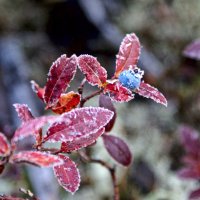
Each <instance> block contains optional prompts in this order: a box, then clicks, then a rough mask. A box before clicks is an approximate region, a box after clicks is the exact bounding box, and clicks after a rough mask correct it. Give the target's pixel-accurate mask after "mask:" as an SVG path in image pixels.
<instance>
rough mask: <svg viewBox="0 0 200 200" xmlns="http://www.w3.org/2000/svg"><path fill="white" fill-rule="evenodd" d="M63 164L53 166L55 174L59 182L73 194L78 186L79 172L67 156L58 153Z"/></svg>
mask: <svg viewBox="0 0 200 200" xmlns="http://www.w3.org/2000/svg"><path fill="white" fill-rule="evenodd" d="M59 156H60V158H61V159H62V160H63V161H64V164H62V165H59V166H56V167H54V168H53V169H54V173H55V176H56V177H57V179H58V182H59V184H60V185H61V186H62V187H63V188H64V189H65V190H67V191H69V192H71V193H72V194H74V193H75V192H76V191H77V190H78V188H79V186H80V174H79V170H78V168H77V167H76V164H75V163H74V162H73V161H72V160H70V159H69V158H68V157H67V156H64V155H59Z"/></svg>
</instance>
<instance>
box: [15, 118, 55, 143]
mask: <svg viewBox="0 0 200 200" xmlns="http://www.w3.org/2000/svg"><path fill="white" fill-rule="evenodd" d="M56 118H57V117H55V116H43V117H38V118H35V119H32V120H30V121H27V122H25V123H24V124H22V125H21V126H20V127H19V128H18V129H17V130H16V131H15V134H14V136H13V138H12V143H13V144H14V143H16V142H17V141H18V140H21V139H23V138H25V137H28V136H34V137H35V138H36V139H37V137H38V134H39V132H38V131H39V130H40V129H41V128H42V127H43V126H44V125H45V124H47V123H51V122H53V121H54V120H55V119H56Z"/></svg>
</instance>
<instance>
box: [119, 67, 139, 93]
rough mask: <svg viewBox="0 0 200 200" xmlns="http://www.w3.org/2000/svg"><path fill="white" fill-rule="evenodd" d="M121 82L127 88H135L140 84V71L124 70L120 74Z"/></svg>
mask: <svg viewBox="0 0 200 200" xmlns="http://www.w3.org/2000/svg"><path fill="white" fill-rule="evenodd" d="M119 82H120V83H121V84H122V85H123V86H124V87H126V88H128V89H130V90H134V89H136V88H138V87H139V86H140V82H141V75H140V74H138V71H133V70H131V69H129V70H124V71H123V72H122V73H121V74H120V75H119Z"/></svg>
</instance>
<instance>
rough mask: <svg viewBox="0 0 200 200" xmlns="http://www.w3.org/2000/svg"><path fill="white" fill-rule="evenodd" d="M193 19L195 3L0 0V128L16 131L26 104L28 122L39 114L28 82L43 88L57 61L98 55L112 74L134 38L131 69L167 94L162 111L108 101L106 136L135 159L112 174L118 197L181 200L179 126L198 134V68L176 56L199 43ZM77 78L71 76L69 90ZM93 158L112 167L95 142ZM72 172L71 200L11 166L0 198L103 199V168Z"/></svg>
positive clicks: (191, 184)
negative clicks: (18, 109) (75, 176)
mask: <svg viewBox="0 0 200 200" xmlns="http://www.w3.org/2000/svg"><path fill="white" fill-rule="evenodd" d="M199 21H200V1H196V0H190V1H188V0H148V1H146V0H140V1H136V0H0V131H1V132H4V133H5V134H6V135H7V136H8V137H9V138H11V136H12V135H13V133H14V130H15V128H16V127H17V126H19V121H18V119H17V115H16V113H15V110H14V108H13V106H12V104H13V103H16V102H17V103H26V104H28V105H29V107H30V108H31V109H32V111H33V113H34V114H35V116H40V115H43V114H44V105H43V104H42V103H41V102H40V101H39V100H38V99H37V97H36V96H35V94H33V92H32V90H31V86H30V80H35V81H36V82H38V83H39V84H40V85H41V86H43V85H44V84H45V82H46V77H47V76H46V75H47V73H48V69H49V67H50V66H51V64H52V62H53V61H54V60H56V59H57V57H59V56H60V55H61V54H63V53H65V54H67V55H69V56H70V55H72V54H74V53H75V54H77V55H80V54H83V53H84V54H86V53H87V54H91V55H93V56H96V57H98V60H99V61H100V62H101V64H102V66H104V67H105V68H106V69H107V71H108V74H109V76H110V77H111V76H112V74H113V73H114V70H115V55H116V54H117V52H118V48H119V45H120V42H121V40H122V38H123V37H124V36H125V34H126V33H131V32H134V33H136V34H137V36H138V37H139V39H140V42H141V45H142V52H141V57H140V60H139V64H138V66H139V67H141V68H142V69H144V70H145V76H144V79H145V80H146V81H147V82H149V83H150V84H152V85H154V86H155V87H157V88H159V90H160V91H161V92H162V93H163V94H164V95H165V96H166V98H167V99H168V107H167V108H165V107H163V106H161V105H158V104H156V103H154V102H153V101H151V100H149V99H144V98H141V97H138V96H136V98H135V99H134V100H133V101H131V102H129V103H123V104H115V106H116V109H117V113H118V115H117V122H116V124H115V127H114V129H113V130H112V134H113V135H118V136H120V137H122V138H124V140H125V141H127V142H128V144H129V147H130V149H131V151H132V153H133V157H134V161H133V164H132V165H131V166H130V167H129V168H123V167H121V166H119V167H118V174H117V175H118V181H119V186H120V196H121V199H122V200H140V199H142V200H143V199H144V200H186V199H187V197H188V194H189V192H190V191H191V190H193V189H194V188H195V187H196V186H197V183H196V182H195V181H192V180H191V181H189V180H182V179H180V178H179V177H178V176H177V173H176V171H177V170H178V169H180V168H181V167H182V162H181V157H182V155H183V154H184V151H183V148H182V147H181V145H180V141H179V133H178V131H177V130H178V128H179V126H180V125H181V124H187V125H190V126H192V127H194V128H196V129H197V130H200V123H199V122H200V115H199V111H200V93H199V92H200V73H199V72H200V62H199V61H198V60H196V59H191V58H187V57H185V56H183V50H184V49H185V47H186V46H187V45H188V44H189V43H191V42H192V41H194V40H196V39H198V38H199V37H200V25H199ZM81 79H82V76H81V75H79V74H78V75H77V76H76V78H75V80H74V82H73V84H72V85H71V88H72V89H74V88H76V87H77V85H78V84H79V83H80V81H81ZM91 90H92V88H90V87H89V86H88V87H87V91H88V92H90V91H91ZM97 102H98V98H96V99H94V100H93V101H90V102H88V105H97ZM91 151H92V154H93V155H94V157H97V158H101V159H105V160H108V162H109V163H111V164H112V163H115V162H114V161H113V160H112V159H111V158H110V157H109V156H108V154H107V152H106V151H105V150H104V149H103V146H102V141H101V139H99V140H98V142H97V145H96V146H95V147H91ZM77 162H78V161H77ZM79 169H80V172H81V179H82V181H81V186H80V189H79V190H78V192H77V193H76V194H75V195H73V196H72V195H71V194H69V193H67V192H65V191H64V190H62V189H61V187H59V186H58V183H57V181H56V180H55V179H54V177H53V174H52V171H51V170H46V169H44V170H43V169H38V168H36V167H27V166H26V167H24V165H19V166H17V167H13V166H9V168H7V169H6V170H5V171H4V173H3V174H2V175H1V177H0V194H13V195H16V196H22V194H20V193H19V191H18V189H19V188H20V187H24V188H27V189H31V190H32V191H33V192H34V193H35V194H36V195H38V196H39V197H40V198H41V200H45V199H51V200H57V199H69V200H79V199H81V200H86V199H87V200H88V199H95V200H107V199H111V197H112V192H113V191H112V185H111V180H110V176H109V173H108V172H107V171H106V169H104V168H103V167H101V166H98V165H95V164H87V165H85V164H82V163H79Z"/></svg>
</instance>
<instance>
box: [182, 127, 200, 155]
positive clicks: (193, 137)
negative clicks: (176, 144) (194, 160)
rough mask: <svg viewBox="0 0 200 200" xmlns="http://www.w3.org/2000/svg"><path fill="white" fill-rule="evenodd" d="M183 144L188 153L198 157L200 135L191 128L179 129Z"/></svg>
mask: <svg viewBox="0 0 200 200" xmlns="http://www.w3.org/2000/svg"><path fill="white" fill-rule="evenodd" d="M179 132H180V139H181V143H182V145H183V146H184V148H185V150H186V151H187V153H192V154H193V155H196V156H197V157H198V155H199V152H200V138H199V133H198V132H197V131H196V130H194V129H193V128H191V127H189V126H181V127H180V128H179Z"/></svg>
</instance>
